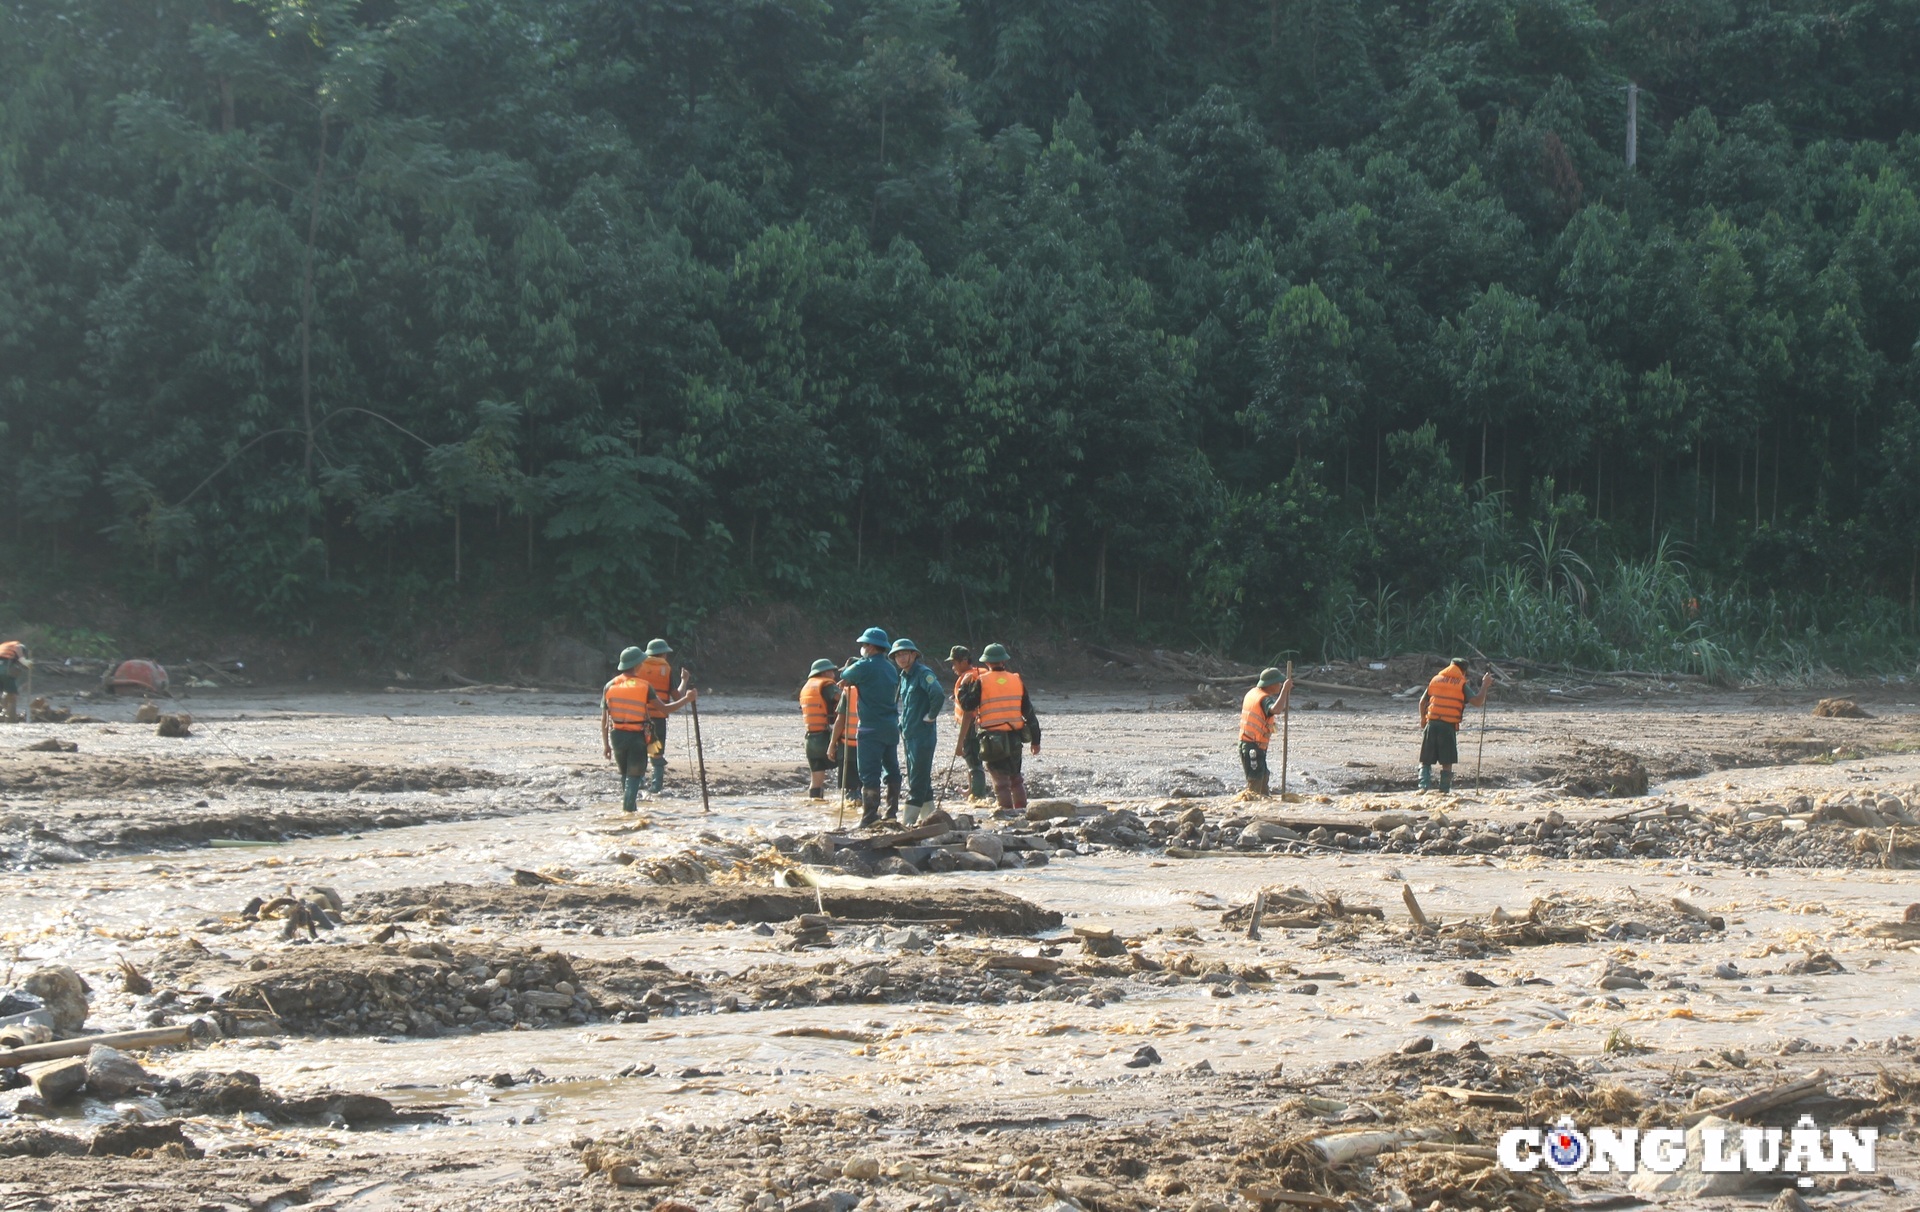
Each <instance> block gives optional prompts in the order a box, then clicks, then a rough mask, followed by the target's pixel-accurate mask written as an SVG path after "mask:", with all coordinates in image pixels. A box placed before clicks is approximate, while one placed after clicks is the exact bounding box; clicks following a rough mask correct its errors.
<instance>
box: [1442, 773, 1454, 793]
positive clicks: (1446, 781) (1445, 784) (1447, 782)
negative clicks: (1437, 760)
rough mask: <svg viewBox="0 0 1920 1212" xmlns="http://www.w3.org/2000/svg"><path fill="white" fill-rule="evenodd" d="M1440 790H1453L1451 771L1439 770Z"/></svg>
mask: <svg viewBox="0 0 1920 1212" xmlns="http://www.w3.org/2000/svg"><path fill="white" fill-rule="evenodd" d="M1440 790H1442V791H1452V790H1453V771H1451V770H1442V771H1441V772H1440Z"/></svg>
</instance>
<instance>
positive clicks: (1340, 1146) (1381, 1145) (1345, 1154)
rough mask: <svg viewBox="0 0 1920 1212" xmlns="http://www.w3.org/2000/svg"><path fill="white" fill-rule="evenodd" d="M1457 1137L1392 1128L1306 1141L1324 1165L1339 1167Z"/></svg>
mask: <svg viewBox="0 0 1920 1212" xmlns="http://www.w3.org/2000/svg"><path fill="white" fill-rule="evenodd" d="M1454 1139H1457V1134H1456V1133H1454V1132H1453V1131H1451V1130H1449V1129H1446V1128H1394V1129H1388V1130H1383V1131H1366V1132H1336V1133H1334V1134H1333V1135H1332V1136H1322V1137H1319V1138H1317V1139H1315V1140H1312V1141H1309V1142H1308V1144H1310V1145H1312V1146H1313V1148H1314V1149H1316V1150H1318V1151H1319V1153H1320V1156H1321V1157H1324V1158H1326V1160H1327V1164H1328V1165H1333V1166H1341V1165H1346V1164H1348V1163H1350V1162H1357V1161H1365V1160H1366V1159H1367V1158H1369V1157H1378V1156H1379V1155H1380V1154H1382V1153H1390V1152H1392V1151H1393V1150H1395V1149H1401V1148H1405V1147H1406V1146H1407V1145H1411V1144H1413V1143H1415V1142H1416V1141H1439V1140H1454Z"/></svg>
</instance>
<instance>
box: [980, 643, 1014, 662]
mask: <svg viewBox="0 0 1920 1212" xmlns="http://www.w3.org/2000/svg"><path fill="white" fill-rule="evenodd" d="M980 659H981V660H982V661H985V662H986V663H987V664H989V665H997V664H999V663H1000V662H1001V661H1011V660H1012V659H1013V658H1012V657H1011V656H1009V655H1007V646H1006V645H1005V644H988V645H987V646H986V647H985V648H982V649H981V650H980Z"/></svg>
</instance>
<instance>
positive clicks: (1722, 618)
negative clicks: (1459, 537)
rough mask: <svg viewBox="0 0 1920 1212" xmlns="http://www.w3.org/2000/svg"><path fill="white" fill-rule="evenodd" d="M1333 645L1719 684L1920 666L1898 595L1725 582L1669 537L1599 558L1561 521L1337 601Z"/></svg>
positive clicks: (1326, 633) (1341, 653)
mask: <svg viewBox="0 0 1920 1212" xmlns="http://www.w3.org/2000/svg"><path fill="white" fill-rule="evenodd" d="M1322 650H1323V651H1324V652H1325V653H1326V654H1327V655H1328V656H1329V657H1344V658H1348V659H1359V658H1362V657H1368V656H1385V655H1390V654H1392V653H1395V652H1407V651H1425V652H1453V651H1459V650H1464V651H1468V652H1480V653H1484V654H1486V655H1488V656H1492V657H1519V658H1525V659H1528V660H1533V661H1538V662H1540V663H1542V664H1548V665H1561V666H1568V667H1574V668H1581V669H1594V670H1603V671H1610V670H1626V669H1632V670H1638V671H1641V672H1645V673H1688V674H1695V675H1698V676H1701V677H1705V678H1707V679H1708V680H1710V681H1713V682H1716V683H1720V684H1732V683H1735V682H1739V681H1766V682H1775V683H1779V682H1788V683H1791V682H1810V681H1815V680H1818V679H1820V678H1822V677H1828V676H1831V675H1833V674H1835V673H1847V674H1890V673H1908V674H1912V673H1917V672H1920V636H1916V635H1915V634H1914V633H1913V632H1912V630H1911V629H1909V628H1908V627H1907V625H1906V623H1905V620H1904V618H1903V612H1902V611H1901V609H1900V607H1899V604H1898V603H1894V602H1890V601H1885V600H1880V599H1872V598H1849V597H1838V596H1830V597H1822V598H1815V597H1802V596H1797V595H1786V594H1782V593H1780V592H1778V591H1775V590H1768V591H1766V592H1753V591H1750V590H1748V589H1747V588H1746V587H1745V586H1742V585H1733V586H1730V587H1728V588H1725V589H1719V588H1716V587H1715V586H1714V585H1713V584H1712V583H1711V581H1710V580H1709V579H1708V578H1705V577H1702V576H1699V575H1697V574H1696V573H1695V572H1694V571H1693V570H1692V569H1690V568H1689V567H1688V566H1687V565H1686V564H1685V563H1684V562H1683V561H1682V560H1681V559H1680V558H1679V557H1678V556H1677V555H1676V553H1675V552H1674V551H1673V549H1672V548H1671V547H1670V546H1668V545H1667V544H1666V543H1664V542H1663V543H1662V544H1661V545H1660V546H1659V547H1658V548H1656V549H1655V550H1654V551H1653V552H1652V553H1651V554H1650V555H1647V556H1644V557H1640V558H1631V559H1630V558H1616V559H1614V560H1613V561H1612V562H1611V563H1606V564H1603V565H1602V566H1601V567H1599V568H1597V569H1596V568H1593V567H1591V566H1589V564H1588V563H1587V561H1586V560H1584V559H1583V558H1581V557H1580V556H1579V555H1578V554H1577V553H1575V552H1573V551H1572V550H1571V549H1570V548H1567V547H1566V546H1565V545H1563V544H1561V543H1559V542H1558V540H1557V537H1556V535H1555V533H1554V531H1553V529H1552V527H1545V528H1542V527H1536V528H1535V531H1534V539H1533V542H1531V543H1530V544H1528V545H1527V547H1526V549H1525V551H1524V553H1523V555H1522V557H1521V558H1520V559H1519V560H1518V561H1516V562H1514V563H1510V564H1506V565H1503V566H1492V567H1483V568H1482V569H1481V570H1480V571H1479V572H1478V573H1477V574H1474V575H1472V576H1471V577H1470V578H1469V579H1468V580H1466V581H1464V582H1462V583H1461V584H1459V585H1456V586H1454V587H1452V588H1450V589H1447V590H1445V591H1443V592H1440V593H1437V594H1434V595H1431V596H1429V597H1427V598H1426V599H1424V600H1421V601H1417V602H1405V601H1401V600H1400V599H1398V598H1397V597H1396V596H1395V595H1394V594H1393V593H1391V592H1390V591H1383V592H1379V593H1376V594H1375V595H1374V596H1373V597H1372V598H1358V597H1355V598H1350V599H1348V600H1347V601H1346V602H1344V603H1342V604H1341V605H1340V606H1338V607H1337V608H1336V609H1334V610H1333V611H1331V612H1329V615H1328V616H1327V620H1326V623H1325V625H1324V627H1323V629H1322Z"/></svg>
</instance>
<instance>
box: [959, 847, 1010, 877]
mask: <svg viewBox="0 0 1920 1212" xmlns="http://www.w3.org/2000/svg"><path fill="white" fill-rule="evenodd" d="M946 853H947V854H948V855H950V856H952V858H953V869H954V870H955V871H998V870H1000V860H999V859H993V858H988V857H987V856H986V855H984V854H979V853H976V852H975V851H972V850H962V849H959V848H957V847H956V848H953V849H950V850H948V851H947V852H946Z"/></svg>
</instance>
